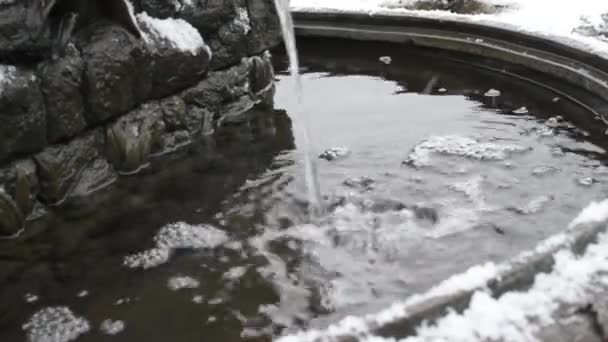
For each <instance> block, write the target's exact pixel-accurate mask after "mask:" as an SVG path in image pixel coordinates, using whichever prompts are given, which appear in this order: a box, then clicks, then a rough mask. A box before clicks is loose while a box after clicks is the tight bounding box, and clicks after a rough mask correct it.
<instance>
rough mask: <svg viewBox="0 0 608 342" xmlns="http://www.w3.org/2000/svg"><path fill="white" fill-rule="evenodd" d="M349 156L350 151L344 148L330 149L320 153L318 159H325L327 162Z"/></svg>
mask: <svg viewBox="0 0 608 342" xmlns="http://www.w3.org/2000/svg"><path fill="white" fill-rule="evenodd" d="M349 155H350V150H349V149H348V148H346V147H332V148H330V149H327V150H325V152H323V153H321V155H320V156H319V158H321V159H325V160H328V161H332V160H336V159H342V158H346V157H348V156H349Z"/></svg>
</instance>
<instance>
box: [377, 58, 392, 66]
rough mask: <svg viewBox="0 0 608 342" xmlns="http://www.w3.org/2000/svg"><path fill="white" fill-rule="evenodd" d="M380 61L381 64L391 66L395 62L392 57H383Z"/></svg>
mask: <svg viewBox="0 0 608 342" xmlns="http://www.w3.org/2000/svg"><path fill="white" fill-rule="evenodd" d="M378 59H379V60H380V62H382V63H384V64H386V65H389V64H391V63H392V62H393V59H392V58H391V57H390V56H382V57H380V58H378Z"/></svg>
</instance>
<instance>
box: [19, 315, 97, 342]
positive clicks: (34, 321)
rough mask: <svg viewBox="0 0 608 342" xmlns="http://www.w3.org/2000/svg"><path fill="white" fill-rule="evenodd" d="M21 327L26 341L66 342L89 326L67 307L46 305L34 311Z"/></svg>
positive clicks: (85, 331)
mask: <svg viewBox="0 0 608 342" xmlns="http://www.w3.org/2000/svg"><path fill="white" fill-rule="evenodd" d="M22 328H23V330H25V331H26V333H27V340H28V342H68V341H73V340H75V339H77V338H78V337H79V336H80V335H82V334H85V333H87V332H88V331H89V330H90V329H91V326H90V325H89V322H88V321H87V320H86V319H84V318H82V317H77V316H76V315H74V313H73V312H72V311H71V310H70V309H69V308H68V307H47V308H44V309H42V310H40V311H38V312H36V313H35V314H34V315H33V316H32V317H31V318H30V319H29V321H28V322H27V323H25V324H24V325H23V327H22Z"/></svg>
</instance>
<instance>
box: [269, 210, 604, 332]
mask: <svg viewBox="0 0 608 342" xmlns="http://www.w3.org/2000/svg"><path fill="white" fill-rule="evenodd" d="M606 220H608V199H607V200H604V201H602V202H592V203H591V204H589V205H588V206H587V207H586V208H585V209H583V210H582V211H581V213H580V214H579V215H578V216H577V217H576V218H575V219H574V220H573V221H572V222H571V223H570V225H569V229H575V227H576V226H578V225H581V224H592V223H598V222H602V221H606ZM570 240H571V237H570V236H569V235H568V234H567V233H560V234H556V235H554V236H552V237H549V238H548V239H546V240H544V241H542V242H540V243H539V244H538V245H537V246H536V247H535V249H534V250H531V251H526V252H522V253H521V254H520V255H518V256H517V257H515V258H513V259H511V260H509V261H507V262H506V263H503V264H500V265H496V264H495V263H493V262H488V263H485V264H483V265H477V266H473V267H471V268H469V269H468V270H467V271H465V272H464V273H461V274H457V275H454V276H452V277H450V278H448V279H447V280H445V281H443V282H441V283H439V284H438V285H437V286H435V287H433V288H431V289H430V290H429V291H427V292H426V293H423V294H417V295H413V296H411V297H409V298H408V299H406V300H405V301H403V302H396V303H394V304H393V305H392V306H391V307H389V308H388V309H385V310H383V311H380V312H379V313H376V314H371V315H367V316H363V317H354V316H350V317H347V318H345V319H344V320H342V321H340V322H339V323H337V324H334V325H331V326H329V327H328V328H327V329H325V330H309V331H304V332H300V333H297V334H294V335H289V336H285V337H282V338H280V339H279V340H278V342H312V341H315V342H321V341H333V340H334V337H337V336H341V335H358V336H362V337H365V338H367V339H365V338H364V339H362V341H368V342H383V341H393V342H394V341H395V340H394V339H392V340H391V339H382V338H379V337H375V336H370V335H369V334H370V328H372V327H377V326H382V325H385V324H387V323H391V322H395V321H397V320H398V319H400V318H403V317H406V316H407V315H408V311H407V308H411V307H413V306H416V305H418V304H421V303H423V302H425V301H427V300H429V299H432V298H438V297H443V296H449V295H454V294H457V293H460V292H463V291H472V290H476V291H475V293H474V294H473V297H472V300H471V303H470V305H469V308H468V309H467V310H465V311H464V312H463V313H462V314H458V313H456V312H450V313H449V314H448V315H446V316H444V317H443V318H441V319H439V320H438V322H437V325H435V326H428V325H422V326H420V327H419V328H418V336H414V337H411V338H408V339H405V340H403V341H404V342H422V341H433V342H435V341H467V342H468V341H483V340H484V338H486V339H496V340H500V338H505V339H506V340H508V341H515V342H519V341H535V339H534V338H533V337H534V336H533V335H532V333H530V331H536V329H539V328H542V326H545V325H547V324H550V323H552V322H553V321H552V318H551V314H552V313H553V312H554V311H555V310H556V309H557V308H558V305H559V303H562V304H575V303H577V302H581V301H584V300H586V299H588V298H587V297H588V296H590V295H591V294H592V290H593V289H594V287H593V286H592V283H593V281H594V280H595V276H597V275H598V274H601V273H603V272H608V263H607V262H606V260H607V259H608V233H603V234H601V235H600V238H599V239H598V242H597V243H595V244H592V245H590V246H589V247H588V248H587V251H586V253H585V254H584V255H583V256H582V257H576V256H575V255H573V254H572V253H571V252H570V251H568V250H560V251H558V252H556V253H555V254H554V257H555V266H554V268H553V271H552V272H551V273H549V274H539V275H537V276H536V279H535V282H534V284H533V285H532V287H531V288H530V290H529V291H527V292H509V293H506V294H504V295H503V296H501V297H500V298H499V299H494V298H492V297H491V295H490V294H489V293H488V292H486V291H485V290H486V288H485V287H486V286H487V284H488V282H489V281H490V280H491V279H494V278H497V277H499V276H500V275H501V274H504V273H505V272H508V270H509V269H510V268H511V265H512V264H515V263H519V262H524V261H525V260H526V259H527V258H529V257H530V256H533V255H538V254H545V253H548V252H550V251H551V250H553V249H555V248H558V247H559V246H563V245H564V244H565V243H567V242H568V241H570ZM605 285H606V286H608V283H606V284H605ZM489 308H490V309H489ZM480 322H483V323H481V324H480ZM533 322H536V323H535V324H536V325H534V324H533ZM525 329H530V330H527V331H526V330H525ZM526 333H528V334H526ZM526 338H527V339H526Z"/></svg>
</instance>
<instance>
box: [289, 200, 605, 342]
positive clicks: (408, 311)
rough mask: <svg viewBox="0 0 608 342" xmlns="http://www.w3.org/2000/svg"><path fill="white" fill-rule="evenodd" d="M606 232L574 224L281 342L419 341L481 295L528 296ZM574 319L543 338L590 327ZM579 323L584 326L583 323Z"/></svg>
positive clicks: (596, 224) (593, 224)
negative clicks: (541, 278)
mask: <svg viewBox="0 0 608 342" xmlns="http://www.w3.org/2000/svg"><path fill="white" fill-rule="evenodd" d="M606 204H608V202H606ZM607 231H608V218H606V217H602V218H601V219H599V220H595V221H593V220H592V221H589V222H583V223H580V224H576V225H572V226H570V227H569V228H568V229H567V230H566V231H565V232H564V233H560V234H557V235H554V236H552V237H550V238H548V239H546V240H544V241H543V242H541V243H540V244H538V245H537V247H536V248H535V249H534V250H531V251H526V252H522V253H521V254H519V255H518V256H516V257H514V258H512V259H511V260H509V261H507V262H504V263H502V264H499V265H495V264H494V263H491V262H490V263H486V264H484V265H479V266H474V267H471V268H470V269H469V270H467V271H465V272H463V273H461V274H457V275H454V276H452V277H450V278H448V279H446V280H445V281H443V282H441V283H440V284H439V285H437V286H435V287H433V288H431V289H430V290H428V291H427V292H425V293H422V294H417V295H413V296H411V297H409V298H408V299H406V300H405V301H403V302H401V303H396V304H394V305H393V306H392V307H390V308H388V309H386V310H383V311H381V312H379V313H377V314H373V315H368V316H365V317H360V318H357V317H349V318H346V319H345V320H343V321H341V322H340V323H338V324H336V325H334V326H331V327H329V328H328V329H327V330H324V331H308V332H303V333H300V334H296V335H292V336H286V337H284V338H281V339H279V342H356V341H367V338H369V337H372V336H375V337H384V338H389V339H390V340H391V341H393V339H400V338H406V337H409V336H415V335H416V329H417V328H418V327H420V326H421V325H422V324H425V325H430V324H433V323H434V322H435V321H437V320H438V319H440V318H442V317H443V316H445V315H446V314H448V313H450V312H454V311H455V312H458V313H460V312H463V311H464V310H465V309H466V308H467V307H468V306H469V304H470V302H471V299H472V297H473V295H474V294H475V293H476V292H478V291H484V292H486V293H489V294H490V295H491V296H492V297H494V298H498V297H500V296H501V295H503V294H505V293H507V292H509V291H520V290H524V291H525V290H526V289H527V288H529V287H530V286H531V285H532V284H533V283H534V281H535V278H536V276H538V275H539V274H542V273H549V272H552V271H553V266H554V265H555V257H556V255H557V254H558V253H559V252H561V251H564V250H569V251H571V252H572V253H574V254H575V255H582V254H584V253H585V251H586V250H587V247H588V246H589V245H590V244H592V243H594V242H597V240H598V237H599V236H600V235H601V234H604V233H606V232H607ZM597 296H601V294H597ZM604 302H605V301H604ZM606 304H607V303H604V305H606ZM560 309H561V310H565V308H560ZM566 309H567V308H566ZM604 309H608V308H604ZM604 313H608V311H604ZM569 318H570V317H569ZM572 318H573V319H579V321H576V322H575V321H573V322H563V321H558V322H557V323H556V324H555V325H553V326H549V327H546V329H545V330H543V331H542V332H541V334H543V333H546V334H550V333H554V332H555V331H559V330H560V329H563V327H564V326H568V325H569V324H572V325H576V324H579V323H580V324H581V325H583V326H584V324H585V323H589V322H588V319H589V318H588V317H585V316H584V315H583V316H581V315H580V313H577V312H573V314H572ZM602 319H603V321H602V322H604V323H603V324H604V325H605V328H608V317H602ZM580 320H584V322H582V323H581V322H580Z"/></svg>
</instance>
